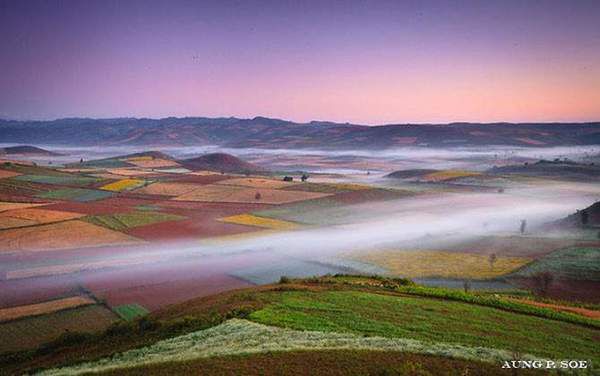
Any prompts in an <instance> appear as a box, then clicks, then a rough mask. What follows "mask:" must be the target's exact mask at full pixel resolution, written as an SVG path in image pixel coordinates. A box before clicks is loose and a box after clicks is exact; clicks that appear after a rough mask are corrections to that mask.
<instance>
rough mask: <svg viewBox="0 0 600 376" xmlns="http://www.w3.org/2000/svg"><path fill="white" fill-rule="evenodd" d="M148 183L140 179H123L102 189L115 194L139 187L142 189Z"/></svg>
mask: <svg viewBox="0 0 600 376" xmlns="http://www.w3.org/2000/svg"><path fill="white" fill-rule="evenodd" d="M145 183H146V182H145V181H144V180H138V179H122V180H119V181H116V182H113V183H110V184H106V185H103V186H102V187H100V189H103V190H106V191H113V192H121V191H126V190H131V189H134V188H137V187H140V186H142V185H144V184H145Z"/></svg>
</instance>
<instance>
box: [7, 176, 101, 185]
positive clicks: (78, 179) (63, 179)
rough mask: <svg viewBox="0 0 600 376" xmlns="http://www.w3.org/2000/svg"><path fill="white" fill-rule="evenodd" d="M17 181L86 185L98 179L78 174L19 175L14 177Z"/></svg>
mask: <svg viewBox="0 0 600 376" xmlns="http://www.w3.org/2000/svg"><path fill="white" fill-rule="evenodd" d="M14 179H15V180H19V181H26V182H31V183H40V184H52V185H69V186H71V185H74V186H87V185H90V184H93V183H96V182H98V181H100V179H98V178H93V177H87V176H79V175H49V176H44V175H21V176H17V177H15V178H14Z"/></svg>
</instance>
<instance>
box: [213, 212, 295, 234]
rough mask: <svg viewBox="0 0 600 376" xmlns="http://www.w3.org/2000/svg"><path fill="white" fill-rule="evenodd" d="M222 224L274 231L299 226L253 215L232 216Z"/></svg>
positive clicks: (224, 219)
mask: <svg viewBox="0 0 600 376" xmlns="http://www.w3.org/2000/svg"><path fill="white" fill-rule="evenodd" d="M221 221H222V222H227V223H235V224H238V225H246V226H256V227H262V228H268V229H272V230H293V229H296V228H298V227H299V226H298V225H297V224H296V223H293V222H288V221H280V220H278V219H271V218H263V217H257V216H255V215H251V214H240V215H232V216H231V217H225V218H222V219H221Z"/></svg>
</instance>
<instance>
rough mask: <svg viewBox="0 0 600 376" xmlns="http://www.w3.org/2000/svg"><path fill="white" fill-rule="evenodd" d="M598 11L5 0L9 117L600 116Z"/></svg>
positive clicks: (0, 100)
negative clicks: (25, 0)
mask: <svg viewBox="0 0 600 376" xmlns="http://www.w3.org/2000/svg"><path fill="white" fill-rule="evenodd" d="M150 4H151V5H152V6H150ZM599 17H600V2H598V1H573V2H568V1H539V2H531V1H527V2H519V1H515V2H511V1H503V2H491V1H472V2H471V1H469V2H461V3H456V4H454V5H450V4H449V2H444V3H441V2H435V1H426V2H421V1H418V2H417V1H415V2H408V1H407V2H398V1H389V2H388V1H377V2H359V1H356V2H335V1H334V2H322V1H314V2H302V3H297V2H291V1H289V2H288V1H272V2H271V1H247V2H240V3H238V2H229V1H215V2H206V1H204V2H197V1H189V2H187V1H178V2H173V1H169V2H166V1H165V2H150V1H97V2H92V1H64V2H59V1H40V2H34V1H28V2H19V1H0V34H1V35H2V38H0V87H1V88H2V90H1V91H0V118H16V119H49V118H50V119H51V118H61V117H74V116H85V117H122V116H123V117H124V116H135V117H167V116H211V117H214V116H226V117H229V116H237V117H254V116H257V115H262V116H269V117H277V118H284V119H290V120H294V121H303V122H304V121H310V120H317V119H318V120H331V121H338V122H354V123H363V124H381V123H405V122H417V123H421V122H437V123H442V122H453V121H473V122H495V121H508V122H528V121H541V122H551V121H552V122H553V121H597V120H598V119H600V22H599V21H598V20H599Z"/></svg>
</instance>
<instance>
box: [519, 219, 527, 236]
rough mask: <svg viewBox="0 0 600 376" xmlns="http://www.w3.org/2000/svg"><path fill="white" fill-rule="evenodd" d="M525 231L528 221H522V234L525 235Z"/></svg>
mask: <svg viewBox="0 0 600 376" xmlns="http://www.w3.org/2000/svg"><path fill="white" fill-rule="evenodd" d="M525 230H527V220H526V219H521V228H520V231H521V234H524V233H525Z"/></svg>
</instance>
